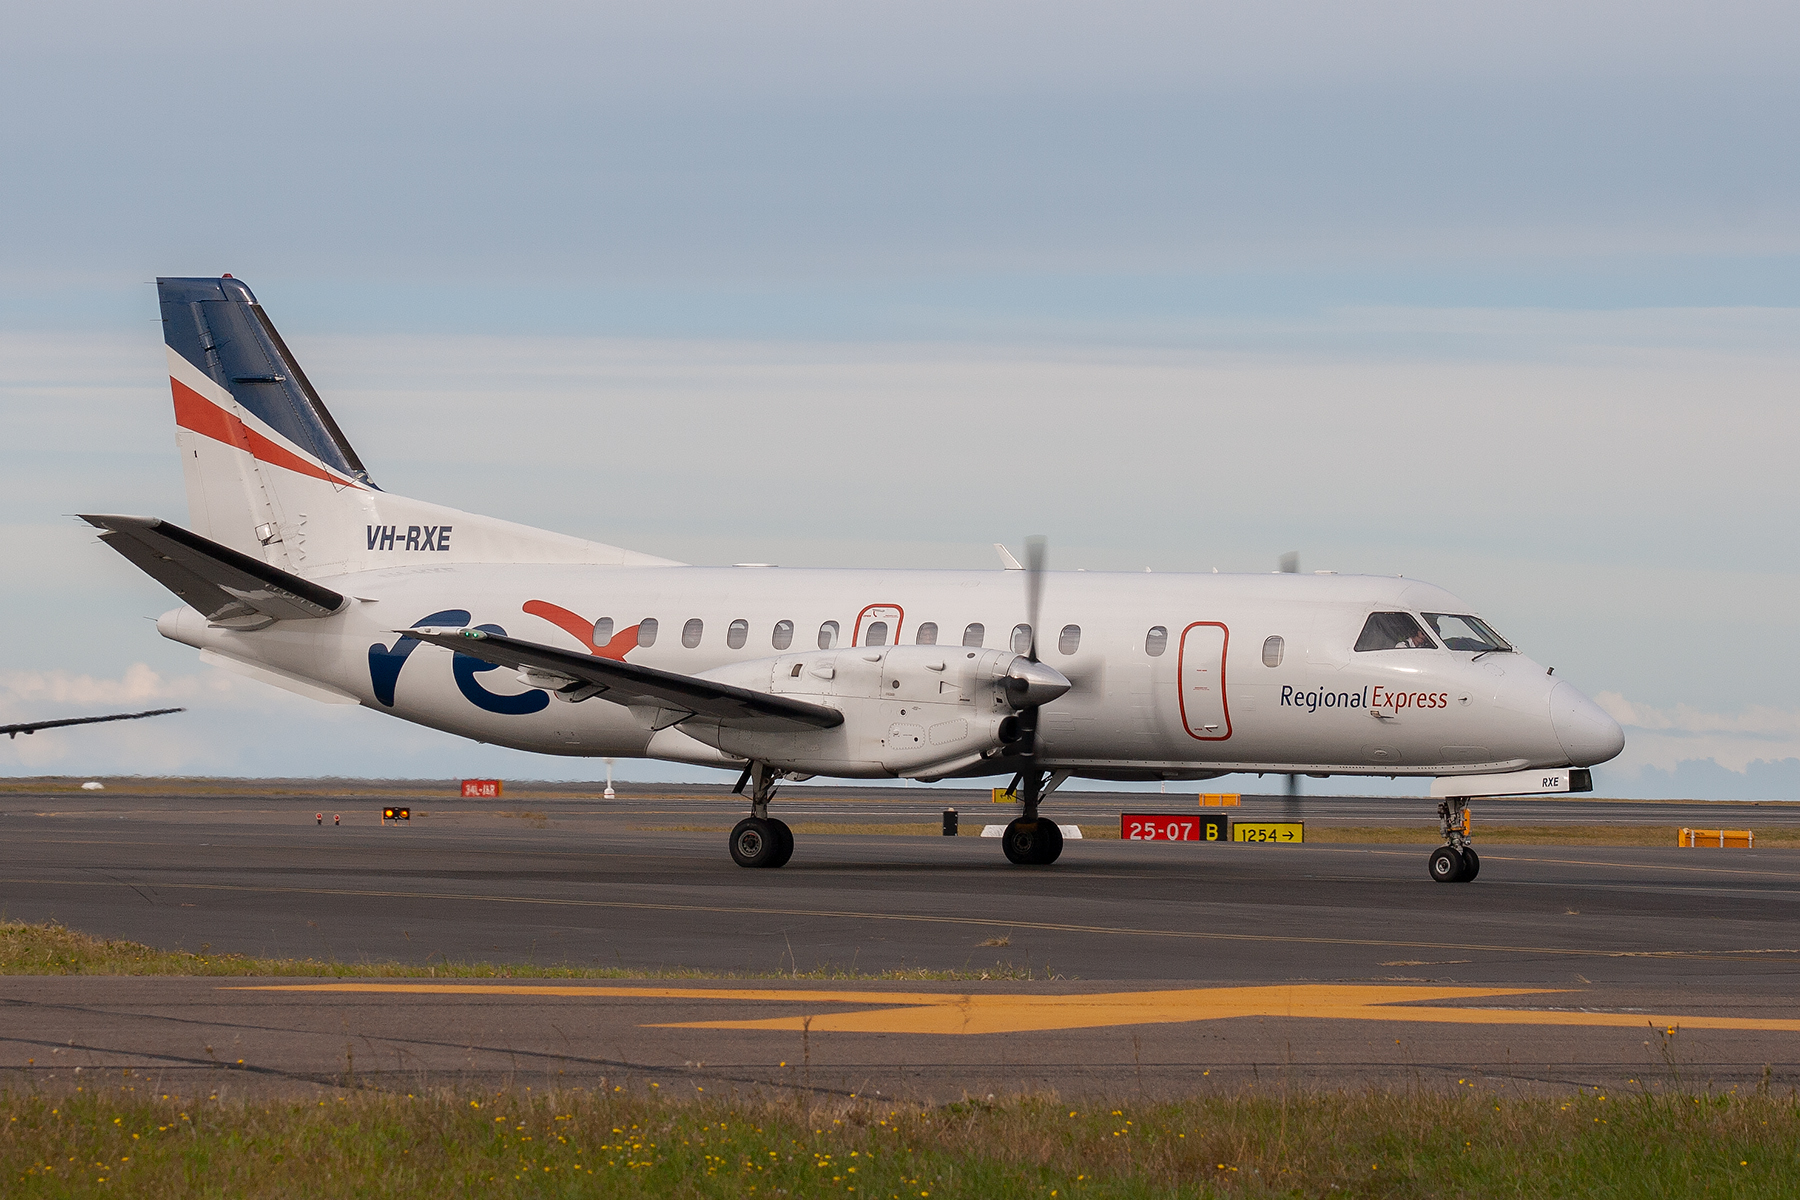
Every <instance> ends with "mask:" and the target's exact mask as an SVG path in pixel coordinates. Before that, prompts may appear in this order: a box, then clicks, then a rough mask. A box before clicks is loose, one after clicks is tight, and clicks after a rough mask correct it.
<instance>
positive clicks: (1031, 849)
mask: <svg viewBox="0 0 1800 1200" xmlns="http://www.w3.org/2000/svg"><path fill="white" fill-rule="evenodd" d="M1000 848H1001V849H1002V850H1005V851H1006V861H1007V862H1010V863H1014V864H1016V865H1018V866H1021V867H1047V866H1049V865H1050V864H1051V863H1053V862H1055V861H1056V860H1057V857H1058V856H1059V855H1061V854H1062V848H1063V835H1062V830H1060V829H1058V828H1057V827H1056V822H1055V821H1052V820H1050V819H1049V818H1048V817H1030V818H1027V817H1017V818H1015V819H1014V820H1013V821H1012V823H1011V824H1009V825H1007V827H1006V832H1005V833H1004V834H1002V835H1001V836H1000Z"/></svg>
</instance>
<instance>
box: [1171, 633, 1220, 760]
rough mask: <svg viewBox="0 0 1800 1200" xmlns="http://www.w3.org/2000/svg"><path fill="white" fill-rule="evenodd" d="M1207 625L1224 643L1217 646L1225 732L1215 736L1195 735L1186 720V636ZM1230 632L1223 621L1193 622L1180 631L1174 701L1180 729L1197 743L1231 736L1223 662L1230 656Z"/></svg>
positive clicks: (1216, 740)
mask: <svg viewBox="0 0 1800 1200" xmlns="http://www.w3.org/2000/svg"><path fill="white" fill-rule="evenodd" d="M1203 625H1207V626H1211V627H1212V628H1214V629H1217V630H1218V631H1219V632H1220V633H1222V634H1224V635H1225V641H1224V642H1223V643H1221V644H1220V646H1219V711H1220V712H1222V713H1224V714H1225V732H1224V733H1216V734H1206V733H1195V732H1194V727H1193V726H1192V725H1190V724H1188V719H1187V635H1188V633H1189V631H1190V630H1194V629H1199V628H1200V627H1201V626H1203ZM1230 650H1231V630H1230V629H1229V628H1227V627H1226V625H1225V622H1223V621H1195V622H1194V623H1193V624H1192V625H1189V626H1188V627H1187V628H1186V629H1183V630H1182V631H1181V649H1180V651H1178V652H1177V654H1176V656H1175V700H1176V703H1177V704H1178V705H1179V706H1180V708H1181V727H1182V728H1183V729H1185V730H1187V735H1188V736H1189V737H1191V738H1193V739H1194V740H1195V741H1197V742H1222V741H1224V740H1225V739H1226V738H1228V737H1230V736H1231V705H1230V704H1229V703H1228V702H1227V701H1226V698H1225V660H1226V659H1227V658H1228V657H1229V656H1230V655H1229V651H1230Z"/></svg>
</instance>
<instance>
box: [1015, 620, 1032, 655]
mask: <svg viewBox="0 0 1800 1200" xmlns="http://www.w3.org/2000/svg"><path fill="white" fill-rule="evenodd" d="M1012 648H1013V653H1014V654H1029V653H1030V652H1031V626H1029V625H1014V626H1013V634H1012Z"/></svg>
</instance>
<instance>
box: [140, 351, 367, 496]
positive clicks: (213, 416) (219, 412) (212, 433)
mask: <svg viewBox="0 0 1800 1200" xmlns="http://www.w3.org/2000/svg"><path fill="white" fill-rule="evenodd" d="M169 390H170V391H171V392H172V393H174V396H175V423H176V424H177V425H179V426H181V427H182V428H183V429H191V430H193V431H194V432H195V433H197V434H200V435H201V436H202V437H209V438H211V439H213V441H215V442H224V443H225V444H226V445H227V446H236V447H237V448H238V449H239V450H242V451H244V452H245V453H247V454H249V455H251V456H252V457H254V458H255V459H257V460H258V461H259V462H266V463H269V464H270V465H271V466H277V467H285V468H287V469H288V470H290V471H294V472H296V473H298V474H301V475H310V476H312V477H313V478H314V479H323V480H324V481H325V482H326V483H335V484H338V485H339V486H341V487H355V486H357V485H356V484H354V483H352V482H351V481H350V480H348V479H342V478H339V477H338V476H336V475H333V474H332V473H331V472H329V471H327V470H326V469H325V468H324V467H321V466H319V465H318V464H317V463H311V462H308V461H307V460H306V459H304V458H301V457H300V456H299V455H298V454H295V453H294V452H293V451H291V450H286V449H283V448H282V447H280V446H277V445H276V444H275V443H274V442H271V441H270V440H269V439H268V438H266V437H264V436H263V435H262V434H260V433H258V432H256V430H254V429H252V428H250V427H249V426H248V425H246V424H244V423H243V422H242V421H240V420H238V419H237V418H236V417H234V416H232V415H231V414H230V413H228V412H226V411H225V410H224V409H222V408H220V407H219V406H218V405H216V404H214V403H213V402H212V401H211V400H208V399H207V398H206V397H205V396H202V395H201V394H200V393H199V392H196V391H195V390H194V389H193V388H191V387H189V386H188V385H187V384H185V383H183V382H181V380H179V379H176V378H175V377H173V376H170V378H169Z"/></svg>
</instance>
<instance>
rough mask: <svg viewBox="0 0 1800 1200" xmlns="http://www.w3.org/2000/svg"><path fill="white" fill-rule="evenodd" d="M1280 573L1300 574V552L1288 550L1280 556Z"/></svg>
mask: <svg viewBox="0 0 1800 1200" xmlns="http://www.w3.org/2000/svg"><path fill="white" fill-rule="evenodd" d="M1281 573H1282V574H1283V575H1298V574H1299V573H1300V552H1299V551H1298V550H1289V551H1288V552H1287V553H1286V554H1284V555H1282V556H1281Z"/></svg>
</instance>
